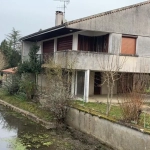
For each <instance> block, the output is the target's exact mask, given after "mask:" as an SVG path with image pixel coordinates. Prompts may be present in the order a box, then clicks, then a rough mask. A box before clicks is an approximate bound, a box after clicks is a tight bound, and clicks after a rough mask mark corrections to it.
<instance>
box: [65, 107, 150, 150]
mask: <svg viewBox="0 0 150 150" xmlns="http://www.w3.org/2000/svg"><path fill="white" fill-rule="evenodd" d="M66 121H67V124H68V125H69V126H72V127H74V128H76V129H78V130H80V131H83V132H85V133H88V134H91V135H93V136H94V137H96V138H97V139H99V140H100V141H102V142H104V143H105V144H107V145H110V146H111V147H113V148H114V149H115V150H150V135H148V134H145V133H143V132H140V131H136V130H133V129H131V128H128V127H126V126H122V125H120V124H117V123H114V122H111V121H108V120H106V119H103V118H100V117H98V116H92V115H91V114H88V113H85V112H82V111H80V110H77V109H74V108H70V110H69V112H68V114H67V120H66Z"/></svg>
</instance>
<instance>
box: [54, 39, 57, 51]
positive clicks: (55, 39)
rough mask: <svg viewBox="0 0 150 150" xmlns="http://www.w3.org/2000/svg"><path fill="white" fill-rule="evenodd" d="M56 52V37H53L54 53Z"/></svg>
mask: <svg viewBox="0 0 150 150" xmlns="http://www.w3.org/2000/svg"><path fill="white" fill-rule="evenodd" d="M55 52H57V38H55V39H54V53H55Z"/></svg>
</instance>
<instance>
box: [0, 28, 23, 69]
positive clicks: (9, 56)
mask: <svg viewBox="0 0 150 150" xmlns="http://www.w3.org/2000/svg"><path fill="white" fill-rule="evenodd" d="M19 33H20V32H19V31H17V30H15V29H14V28H13V30H12V32H11V33H9V34H8V35H7V37H6V38H7V40H6V39H5V40H4V41H2V43H1V45H0V50H1V52H2V53H3V54H4V56H5V58H6V60H7V65H8V66H7V67H16V66H17V65H18V63H19V62H20V61H21V55H20V51H21V43H20V42H19V38H20V34H19Z"/></svg>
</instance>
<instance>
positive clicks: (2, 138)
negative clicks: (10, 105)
mask: <svg viewBox="0 0 150 150" xmlns="http://www.w3.org/2000/svg"><path fill="white" fill-rule="evenodd" d="M5 117H6V115H5V113H4V110H3V108H2V107H1V106H0V149H1V150H9V149H10V148H9V142H8V140H11V139H13V138H16V137H17V128H15V127H11V126H9V124H8V123H7V121H6V120H5Z"/></svg>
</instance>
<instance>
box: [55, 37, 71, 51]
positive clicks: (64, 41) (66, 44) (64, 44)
mask: <svg viewBox="0 0 150 150" xmlns="http://www.w3.org/2000/svg"><path fill="white" fill-rule="evenodd" d="M72 39H73V36H72V35H70V36H65V37H62V38H58V40H57V50H58V51H61V50H72Z"/></svg>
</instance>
